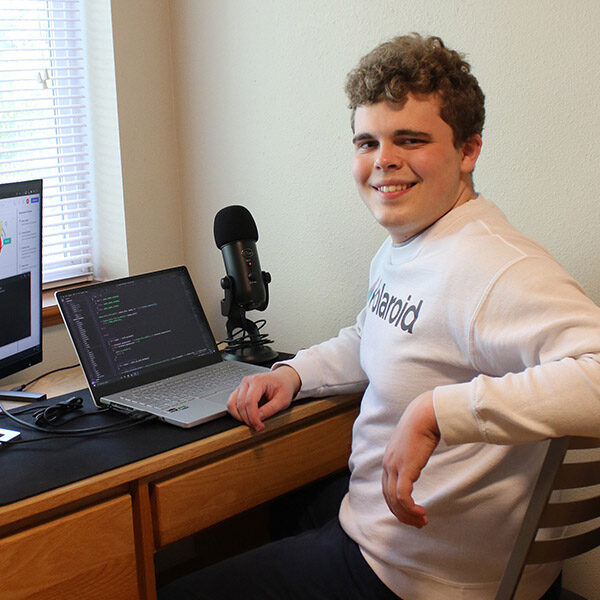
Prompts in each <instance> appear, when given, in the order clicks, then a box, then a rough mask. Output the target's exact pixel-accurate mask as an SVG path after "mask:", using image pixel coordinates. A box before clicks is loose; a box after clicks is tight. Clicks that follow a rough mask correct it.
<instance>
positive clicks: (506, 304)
mask: <svg viewBox="0 0 600 600" xmlns="http://www.w3.org/2000/svg"><path fill="white" fill-rule="evenodd" d="M469 335H470V338H469V351H470V358H471V361H472V363H473V365H474V366H475V367H476V369H477V371H478V372H479V373H480V375H478V376H477V377H475V378H474V379H473V380H471V381H468V382H465V383H457V384H452V385H447V386H440V387H437V388H435V389H434V406H435V412H436V417H437V420H438V424H439V427H440V431H441V433H442V438H443V439H444V441H445V442H446V443H448V444H458V443H467V442H480V441H484V442H491V443H496V444H518V443H524V442H530V441H535V440H540V439H544V438H548V437H560V436H563V435H583V436H600V308H598V306H596V305H595V304H594V303H593V302H592V301H591V300H590V299H589V298H587V297H586V296H585V294H584V293H583V291H582V290H581V289H580V288H579V287H578V285H577V284H576V283H575V282H574V281H573V279H572V278H571V277H570V276H569V275H568V274H567V273H566V272H565V271H564V270H563V269H562V267H560V265H558V264H557V263H555V262H554V261H549V260H548V259H545V258H543V257H528V258H524V259H523V260H520V261H518V262H516V263H515V264H513V265H511V266H510V267H508V268H507V269H506V270H505V271H504V272H503V273H502V274H501V275H499V276H498V278H497V279H496V280H495V281H494V282H492V284H491V286H490V287H489V290H488V291H487V292H486V293H485V294H484V296H483V298H482V300H481V302H480V303H479V305H478V309H477V311H476V313H475V315H474V316H473V319H472V321H471V325H470V331H469Z"/></svg>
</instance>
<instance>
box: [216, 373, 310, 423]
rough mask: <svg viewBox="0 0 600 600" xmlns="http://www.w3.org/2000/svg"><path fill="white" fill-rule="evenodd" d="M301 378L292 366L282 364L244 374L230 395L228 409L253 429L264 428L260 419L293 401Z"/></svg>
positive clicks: (233, 415)
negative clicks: (264, 370) (246, 375)
mask: <svg viewBox="0 0 600 600" xmlns="http://www.w3.org/2000/svg"><path fill="white" fill-rule="evenodd" d="M301 384H302V382H301V380H300V376H299V375H298V373H297V372H296V370H295V369H293V368H292V367H290V366H288V365H281V366H280V367H278V368H277V369H275V370H274V371H270V372H268V373H260V374H258V375H251V376H250V377H244V379H242V382H241V383H240V385H239V386H238V388H237V389H236V390H235V391H234V392H233V393H232V394H231V396H229V401H228V402H227V410H228V411H229V413H230V414H231V416H232V417H235V418H236V419H238V420H239V421H243V422H244V423H246V425H248V426H250V427H252V429H254V430H255V431H262V430H263V429H264V428H265V425H264V423H263V421H264V420H265V419H268V418H269V417H271V416H273V415H274V414H275V413H278V412H279V411H281V410H284V409H285V408H287V407H288V406H289V405H290V404H291V403H292V398H293V397H294V396H295V395H296V394H297V393H298V390H299V389H300V386H301Z"/></svg>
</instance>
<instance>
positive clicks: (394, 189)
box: [379, 183, 413, 193]
mask: <svg viewBox="0 0 600 600" xmlns="http://www.w3.org/2000/svg"><path fill="white" fill-rule="evenodd" d="M412 185H413V184H412V183H404V184H402V185H382V186H381V187H380V188H379V191H380V192H384V193H385V192H401V191H403V190H407V189H408V188H409V187H412Z"/></svg>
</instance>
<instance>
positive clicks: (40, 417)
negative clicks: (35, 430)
mask: <svg viewBox="0 0 600 600" xmlns="http://www.w3.org/2000/svg"><path fill="white" fill-rule="evenodd" d="M82 407H83V398H80V397H79V396H74V397H73V398H69V399H68V400H61V401H60V402H57V403H56V404H52V405H51V406H47V407H45V408H41V409H39V410H37V411H36V412H34V413H33V416H34V417H35V422H36V424H37V425H41V426H42V427H49V426H52V425H54V423H56V421H58V420H59V419H60V418H61V417H63V416H64V415H66V414H67V413H69V412H71V411H74V410H79V409H80V408H82Z"/></svg>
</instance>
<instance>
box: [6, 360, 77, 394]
mask: <svg viewBox="0 0 600 600" xmlns="http://www.w3.org/2000/svg"><path fill="white" fill-rule="evenodd" d="M78 366H79V363H78V364H76V365H69V366H68V367H59V368H58V369H53V370H52V371H47V372H46V373H44V374H43V375H39V376H38V377H36V378H35V379H32V380H31V381H28V382H27V383H23V384H21V385H17V386H16V387H14V388H12V390H11V392H22V391H23V390H25V388H28V387H29V386H30V385H33V384H34V383H35V382H36V381H39V380H40V379H42V378H44V377H46V376H47V375H52V373H58V372H59V371H66V370H68V369H74V368H75V367H78Z"/></svg>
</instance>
